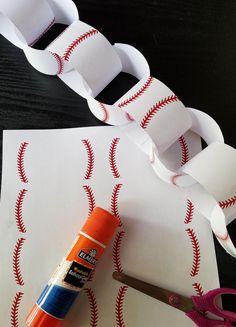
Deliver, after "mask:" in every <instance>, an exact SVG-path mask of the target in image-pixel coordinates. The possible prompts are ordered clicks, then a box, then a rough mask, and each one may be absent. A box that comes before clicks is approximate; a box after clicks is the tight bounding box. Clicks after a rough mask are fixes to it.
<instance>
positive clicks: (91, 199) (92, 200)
mask: <svg viewBox="0 0 236 327" xmlns="http://www.w3.org/2000/svg"><path fill="white" fill-rule="evenodd" d="M83 189H84V190H85V192H86V194H87V198H88V202H89V215H90V214H91V213H92V211H93V209H94V208H95V206H96V205H95V197H94V194H93V191H92V189H91V187H90V186H88V185H84V186H83Z"/></svg>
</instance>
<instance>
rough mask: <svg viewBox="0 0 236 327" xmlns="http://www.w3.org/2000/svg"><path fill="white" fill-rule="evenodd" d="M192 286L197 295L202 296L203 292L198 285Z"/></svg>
mask: <svg viewBox="0 0 236 327" xmlns="http://www.w3.org/2000/svg"><path fill="white" fill-rule="evenodd" d="M192 286H193V288H194V289H195V291H196V293H197V295H199V296H203V294H204V292H203V289H202V285H201V284H200V283H193V284H192Z"/></svg>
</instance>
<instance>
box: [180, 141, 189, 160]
mask: <svg viewBox="0 0 236 327" xmlns="http://www.w3.org/2000/svg"><path fill="white" fill-rule="evenodd" d="M179 143H180V146H181V150H182V161H181V166H183V165H185V164H186V163H187V162H188V161H189V150H188V145H187V142H186V139H185V137H184V136H181V137H180V138H179Z"/></svg>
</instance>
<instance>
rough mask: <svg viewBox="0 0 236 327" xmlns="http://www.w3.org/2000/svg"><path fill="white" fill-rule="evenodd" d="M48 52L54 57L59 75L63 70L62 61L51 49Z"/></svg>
mask: <svg viewBox="0 0 236 327" xmlns="http://www.w3.org/2000/svg"><path fill="white" fill-rule="evenodd" d="M50 53H51V54H52V55H53V57H54V58H55V59H56V62H57V66H58V70H57V75H60V74H61V73H62V72H63V70H64V62H63V60H62V59H61V57H60V56H59V55H58V54H57V53H54V52H51V51H50Z"/></svg>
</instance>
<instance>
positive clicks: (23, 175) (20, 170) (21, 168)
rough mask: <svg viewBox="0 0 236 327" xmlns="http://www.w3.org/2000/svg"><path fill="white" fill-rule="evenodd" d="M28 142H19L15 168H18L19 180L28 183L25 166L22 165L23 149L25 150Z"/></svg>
mask: <svg viewBox="0 0 236 327" xmlns="http://www.w3.org/2000/svg"><path fill="white" fill-rule="evenodd" d="M28 144H29V143H27V142H23V143H21V145H20V148H19V150H18V154H17V170H18V174H19V177H20V180H21V181H22V182H23V183H28V178H27V177H26V173H25V167H24V157H25V150H26V147H27V145H28Z"/></svg>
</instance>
